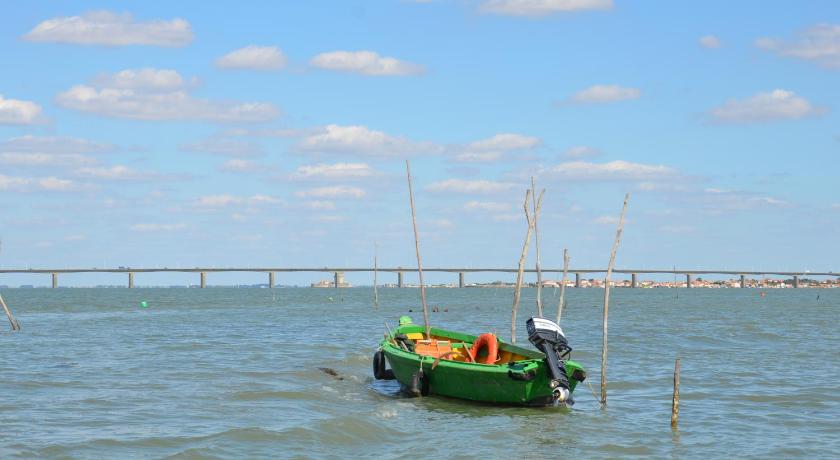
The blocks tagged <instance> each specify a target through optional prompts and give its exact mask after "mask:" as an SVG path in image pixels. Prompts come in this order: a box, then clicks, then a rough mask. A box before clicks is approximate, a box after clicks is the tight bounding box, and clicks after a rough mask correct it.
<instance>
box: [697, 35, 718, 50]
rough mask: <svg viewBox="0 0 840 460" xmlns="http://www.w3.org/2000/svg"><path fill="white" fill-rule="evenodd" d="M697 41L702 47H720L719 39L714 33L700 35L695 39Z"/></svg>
mask: <svg viewBox="0 0 840 460" xmlns="http://www.w3.org/2000/svg"><path fill="white" fill-rule="evenodd" d="M697 42H698V43H699V44H700V46H702V47H703V48H720V46H721V42H720V39H719V38H717V37H716V36H714V35H705V36H703V37H700V39H699V40H697Z"/></svg>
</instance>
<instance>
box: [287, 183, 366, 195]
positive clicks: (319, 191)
mask: <svg viewBox="0 0 840 460" xmlns="http://www.w3.org/2000/svg"><path fill="white" fill-rule="evenodd" d="M295 196H297V197H300V198H362V197H363V196H365V191H364V190H362V189H360V188H359V187H349V186H345V185H334V186H330V187H318V188H313V189H309V190H301V191H298V192H295Z"/></svg>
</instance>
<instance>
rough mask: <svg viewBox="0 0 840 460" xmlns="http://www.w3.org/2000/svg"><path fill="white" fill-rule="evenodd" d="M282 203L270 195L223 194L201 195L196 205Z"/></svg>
mask: <svg viewBox="0 0 840 460" xmlns="http://www.w3.org/2000/svg"><path fill="white" fill-rule="evenodd" d="M280 203H281V200H280V199H279V198H275V197H272V196H269V195H253V196H235V195H227V194H223V195H206V196H202V197H199V198H198V200H196V202H195V205H196V206H198V207H202V208H224V207H227V206H258V205H272V204H280Z"/></svg>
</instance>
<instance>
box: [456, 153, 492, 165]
mask: <svg viewBox="0 0 840 460" xmlns="http://www.w3.org/2000/svg"><path fill="white" fill-rule="evenodd" d="M453 159H454V160H455V161H457V162H458V163H492V162H494V161H499V160H501V159H502V152H462V153H458V154H456V155H455V156H454V157H453Z"/></svg>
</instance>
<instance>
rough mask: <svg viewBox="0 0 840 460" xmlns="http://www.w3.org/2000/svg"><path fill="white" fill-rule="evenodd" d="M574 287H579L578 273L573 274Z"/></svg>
mask: <svg viewBox="0 0 840 460" xmlns="http://www.w3.org/2000/svg"><path fill="white" fill-rule="evenodd" d="M575 287H580V273H575Z"/></svg>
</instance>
